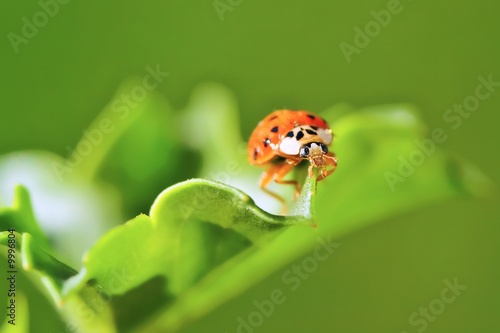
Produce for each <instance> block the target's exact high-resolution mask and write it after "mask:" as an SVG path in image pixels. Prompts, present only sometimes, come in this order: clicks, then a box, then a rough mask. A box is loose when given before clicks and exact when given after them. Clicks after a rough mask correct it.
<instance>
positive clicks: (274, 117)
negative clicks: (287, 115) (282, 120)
mask: <svg viewBox="0 0 500 333" xmlns="http://www.w3.org/2000/svg"><path fill="white" fill-rule="evenodd" d="M276 118H278V116H272V117H271V118H269V119H268V120H274V119H276Z"/></svg>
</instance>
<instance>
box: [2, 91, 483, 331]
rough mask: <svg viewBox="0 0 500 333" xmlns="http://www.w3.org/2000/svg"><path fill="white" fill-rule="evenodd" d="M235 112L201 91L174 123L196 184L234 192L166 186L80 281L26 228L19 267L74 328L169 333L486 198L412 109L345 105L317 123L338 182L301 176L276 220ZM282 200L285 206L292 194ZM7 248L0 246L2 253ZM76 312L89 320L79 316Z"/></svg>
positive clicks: (113, 236) (108, 239)
mask: <svg viewBox="0 0 500 333" xmlns="http://www.w3.org/2000/svg"><path fill="white" fill-rule="evenodd" d="M235 105H236V104H235V102H234V98H233V97H232V95H231V94H230V93H228V92H227V91H226V90H225V89H224V88H223V87H221V86H218V85H213V84H209V85H205V86H203V87H202V88H200V89H198V90H197V91H196V93H195V94H194V95H193V98H192V100H191V102H190V105H189V106H188V108H187V110H186V112H185V115H184V116H183V117H182V119H180V120H179V121H180V123H181V127H182V128H183V130H181V131H180V132H179V137H180V138H181V140H182V141H183V142H184V143H185V144H186V145H187V146H190V147H192V148H195V149H199V150H200V153H201V156H202V162H203V163H202V164H203V167H202V168H201V174H202V175H203V176H209V177H210V178H218V177H212V175H213V173H214V172H217V170H223V171H224V172H225V173H224V174H223V177H222V178H225V180H227V181H225V182H224V183H223V182H219V181H216V180H210V179H191V180H187V181H184V182H181V183H178V184H176V185H173V186H170V187H169V188H167V189H166V190H164V191H163V192H162V193H161V194H160V195H159V196H158V197H157V198H156V200H155V201H154V203H153V205H152V207H151V210H150V213H149V216H147V215H144V214H141V215H139V216H137V217H135V218H134V219H132V220H130V221H128V222H127V223H125V224H124V225H120V226H118V227H115V228H114V229H112V230H110V231H109V232H108V233H106V234H105V235H104V236H103V237H102V238H101V239H99V241H98V242H97V243H96V244H95V245H94V246H92V248H90V249H89V250H88V252H87V254H86V255H85V257H84V260H83V268H82V269H81V270H80V272H78V274H75V272H74V271H73V270H72V269H70V268H69V267H67V266H65V265H64V264H61V263H60V262H59V261H57V260H56V259H54V258H53V257H52V256H51V255H50V254H48V253H46V252H45V251H44V250H42V249H41V248H40V247H39V245H37V244H36V243H35V242H33V241H32V237H31V236H30V234H28V233H27V232H33V233H34V234H36V235H37V237H39V238H41V239H43V234H40V230H37V227H36V222H34V218H33V216H32V214H31V218H32V221H31V222H30V219H29V216H30V215H29V214H24V215H23V218H22V219H21V218H19V220H20V221H21V222H16V223H17V224H16V226H17V227H18V228H20V230H23V231H24V232H26V233H24V234H23V235H22V236H19V237H20V239H21V245H20V246H21V253H22V258H23V265H24V266H23V267H24V269H27V270H28V271H30V270H32V271H36V272H37V274H39V275H40V277H41V279H40V280H41V281H45V282H42V283H45V288H46V290H47V291H48V292H49V293H50V294H51V295H52V298H53V299H54V300H55V301H56V302H55V303H56V306H57V307H58V308H59V310H60V312H61V313H62V314H63V316H64V317H65V318H66V319H67V320H68V321H69V322H72V323H75V325H76V326H78V327H80V328H81V329H82V330H83V331H88V332H91V331H102V332H114V331H117V330H118V331H124V330H139V331H142V332H145V331H151V332H155V331H165V332H174V331H176V330H178V329H179V328H180V327H182V325H184V324H185V323H186V322H188V321H190V320H193V319H194V318H197V317H200V316H202V315H204V314H206V313H208V312H209V311H210V310H212V309H214V308H215V307H217V306H218V305H220V304H221V303H223V302H224V301H226V300H228V299H229V298H231V297H234V296H236V295H238V294H239V293H241V292H242V291H244V290H245V289H247V288H248V287H250V286H251V285H252V284H254V283H256V282H258V281H259V280H261V279H263V278H265V277H266V276H267V275H269V274H271V273H272V272H274V271H275V270H277V269H279V268H280V267H282V266H283V265H285V264H287V263H288V262H290V261H291V260H293V259H295V258H297V257H298V256H301V255H304V254H305V253H307V252H308V251H311V250H313V249H315V248H316V249H317V248H321V249H323V252H324V251H326V252H325V253H328V255H331V254H332V253H334V251H335V249H336V248H338V247H339V246H340V245H339V244H337V243H335V240H337V239H339V237H341V236H343V235H346V234H347V233H350V232H353V231H355V230H357V229H359V228H362V227H364V226H366V225H368V224H370V223H375V222H377V221H380V220H383V219H384V218H387V217H390V216H394V215H395V214H399V213H401V212H404V211H407V210H410V209H415V208H417V207H421V206H423V205H425V204H429V203H433V202H437V201H440V200H444V199H446V198H450V197H453V196H457V195H463V194H472V195H482V194H485V193H487V192H488V190H489V189H490V182H489V180H487V179H486V178H485V177H484V176H483V175H482V174H481V173H480V172H479V171H478V170H477V169H476V168H475V167H473V166H471V165H470V164H468V163H467V162H465V161H463V160H460V159H457V158H454V157H451V156H449V155H447V154H446V153H444V152H443V151H441V149H440V147H439V145H440V143H438V142H435V141H434V140H433V139H432V136H428V134H427V133H428V132H427V131H426V129H425V126H424V125H423V121H422V120H421V119H420V118H419V116H418V112H417V111H415V110H414V109H413V108H412V107H411V106H408V105H385V106H380V107H373V108H366V109H362V110H354V109H352V108H350V107H349V106H346V105H339V106H336V107H334V108H331V109H329V110H327V111H326V112H324V113H323V114H322V116H323V117H325V118H326V119H327V120H328V121H329V123H330V124H332V128H333V130H334V133H335V141H334V145H333V146H332V150H333V151H334V152H335V154H336V155H337V157H338V160H339V166H338V169H337V171H336V172H335V173H334V174H332V175H331V176H330V177H328V178H327V179H325V180H323V181H321V182H319V184H316V179H315V177H311V178H310V177H307V174H306V170H305V169H304V168H296V172H295V175H294V176H296V177H297V178H298V179H304V184H303V190H302V193H301V196H300V198H299V200H298V202H297V203H296V204H295V205H294V208H293V210H292V213H291V214H290V215H289V216H278V215H273V214H270V213H268V212H266V211H265V210H263V209H261V208H260V205H261V204H264V205H265V204H267V203H268V202H270V201H271V200H272V199H271V198H269V197H268V196H266V194H265V193H263V192H262V191H260V190H259V189H258V186H257V185H256V184H257V178H258V175H257V174H258V171H257V170H258V169H257V168H253V167H251V166H248V165H247V163H246V158H245V149H242V148H244V144H243V143H242V142H241V139H240V136H239V134H238V133H237V131H236V130H235V128H237V124H235V123H236V122H237V121H238V119H237V116H236V106H235ZM214 112H215V113H214ZM209 114H210V115H212V116H213V115H217V116H216V117H215V118H211V117H206V116H207V115H209ZM146 123H147V122H146ZM148 126H149V125H148ZM221 127H223V128H224V129H225V131H221V130H220V128H221ZM180 133H183V135H180ZM221 133H223V134H224V135H222V134H221ZM139 134H140V133H138V134H137V135H139ZM154 136H155V137H156V135H154ZM128 144H130V142H129V143H128ZM128 144H125V145H128ZM108 148H109V147H108ZM108 148H106V149H107V150H106V151H107V152H106V153H102V154H100V155H99V156H101V157H102V158H101V161H104V160H105V158H104V157H105V156H106V155H107V154H109V151H111V150H110V148H109V149H108ZM124 156H125V155H124ZM146 159H147V158H146ZM89 165H91V167H89V168H88V170H97V169H99V168H100V167H99V163H94V164H89ZM216 175H220V174H216ZM228 184H231V185H236V186H237V187H238V188H240V189H238V188H237V187H235V186H231V185H228ZM250 184H252V185H250ZM256 189H257V190H258V191H256ZM242 190H243V191H242ZM277 190H278V191H280V193H281V194H283V195H285V196H287V194H286V193H287V191H289V190H291V189H286V187H285V186H281V187H279V186H278V187H277ZM20 193H21V194H20V197H21V198H22V191H21V192H20ZM246 193H253V194H252V198H250V196H249V195H247V194H246ZM25 195H26V193H25ZM23 200H24V202H25V204H24V206H26V205H28V206H29V201H26V199H23ZM254 200H255V202H257V204H256V203H255V202H254ZM25 210H26V211H28V210H27V209H25ZM1 216H2V215H0V222H1V221H2V220H1ZM17 216H21V215H19V214H18V215H17ZM4 221H7V219H4ZM5 225H7V224H5ZM7 236H8V235H7V234H5V233H3V234H0V242H3V243H4V244H5V241H6V237H7ZM47 281H49V283H47ZM96 300H97V301H96ZM81 309H84V310H85V313H88V317H89V318H82V316H81V315H79V314H78V313H79V312H81Z"/></svg>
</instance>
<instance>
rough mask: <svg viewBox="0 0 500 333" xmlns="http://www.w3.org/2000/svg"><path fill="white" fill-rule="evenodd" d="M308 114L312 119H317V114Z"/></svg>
mask: <svg viewBox="0 0 500 333" xmlns="http://www.w3.org/2000/svg"><path fill="white" fill-rule="evenodd" d="M307 116H308V117H309V118H310V119H311V120H314V119H316V116H313V115H312V114H308V115H307Z"/></svg>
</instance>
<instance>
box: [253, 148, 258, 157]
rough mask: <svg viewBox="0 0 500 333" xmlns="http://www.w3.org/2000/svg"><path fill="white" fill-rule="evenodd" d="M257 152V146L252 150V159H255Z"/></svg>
mask: <svg viewBox="0 0 500 333" xmlns="http://www.w3.org/2000/svg"><path fill="white" fill-rule="evenodd" d="M257 154H258V153H257V148H255V149H254V150H253V159H254V160H256V159H257Z"/></svg>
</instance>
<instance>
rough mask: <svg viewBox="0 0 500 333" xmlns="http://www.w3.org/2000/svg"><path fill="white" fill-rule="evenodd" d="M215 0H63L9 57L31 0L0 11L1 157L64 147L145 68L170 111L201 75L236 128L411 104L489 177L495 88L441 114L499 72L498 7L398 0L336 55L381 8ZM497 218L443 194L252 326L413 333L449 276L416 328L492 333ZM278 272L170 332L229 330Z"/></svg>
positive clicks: (346, 253) (498, 274)
mask: <svg viewBox="0 0 500 333" xmlns="http://www.w3.org/2000/svg"><path fill="white" fill-rule="evenodd" d="M220 3H222V4H226V6H230V7H231V10H230V11H225V12H224V13H223V14H222V18H223V19H221V16H220V15H219V14H218V13H217V10H216V9H215V7H214V4H213V2H212V0H203V1H201V0H195V1H189V2H183V1H167V0H165V1H142V2H140V3H138V2H132V1H107V2H105V3H102V2H98V1H86V2H78V1H69V2H68V3H67V4H61V5H60V7H59V9H58V13H57V14H56V15H54V17H53V18H50V19H49V20H48V23H47V24H45V25H44V26H43V27H41V28H39V31H38V33H37V34H36V36H34V37H33V38H31V39H28V40H27V43H26V44H20V45H19V52H17V53H16V52H15V51H14V49H13V47H12V45H11V43H10V41H9V38H8V34H9V33H10V32H13V33H16V34H18V35H21V29H22V27H23V24H24V23H23V21H22V18H23V17H27V18H29V20H30V21H31V20H32V19H31V18H32V16H33V14H35V13H36V12H38V11H40V9H41V7H40V5H39V4H38V3H37V2H35V1H30V2H27V1H23V2H16V3H9V4H8V5H6V4H4V6H8V7H7V8H4V10H2V11H1V13H0V27H1V31H2V35H3V36H4V38H2V41H1V46H0V47H1V49H0V50H1V53H0V54H1V57H2V61H1V64H0V75H1V79H0V80H1V81H0V82H1V88H2V92H1V94H0V109H1V113H2V114H1V121H2V122H1V126H0V130H1V132H0V133H1V140H0V153H6V152H10V151H16V150H23V149H44V150H50V151H53V152H56V153H58V154H61V155H62V156H66V154H67V151H66V146H74V145H75V144H76V142H77V141H78V139H79V138H80V136H81V134H82V131H83V130H85V128H86V127H87V126H88V125H89V124H90V122H91V121H92V119H93V118H94V117H95V116H96V115H97V114H98V112H99V111H100V110H101V109H102V108H103V107H104V105H105V104H106V103H107V102H108V101H109V100H110V98H111V97H112V95H113V93H114V92H115V91H116V88H117V86H118V85H119V84H120V82H122V81H123V80H124V79H125V78H127V77H129V76H132V75H136V76H139V77H143V76H144V75H145V73H146V70H145V69H146V67H147V66H151V67H155V66H157V65H159V66H160V68H161V69H162V70H163V71H166V72H169V73H170V75H169V77H168V78H167V79H166V80H165V82H164V83H162V84H161V85H160V86H159V87H158V88H157V91H159V92H160V93H162V94H163V95H164V96H165V97H166V98H167V99H168V100H169V102H170V103H171V104H172V105H173V107H174V109H182V108H183V107H184V106H185V105H186V103H187V101H188V97H189V94H190V93H191V91H192V89H193V88H194V87H195V86H196V85H197V84H198V83H200V82H204V81H207V80H210V81H217V82H221V83H223V84H225V85H227V86H228V87H229V88H230V89H232V90H233V92H234V93H235V94H236V96H237V98H238V102H239V105H240V110H241V115H240V117H241V118H240V122H241V128H242V131H243V135H244V136H245V137H248V136H249V134H250V132H251V130H252V129H253V126H254V125H255V124H256V123H257V122H258V120H260V119H261V118H262V117H263V116H264V115H266V114H267V113H269V112H270V111H271V110H273V109H277V108H284V107H287V108H300V109H308V110H311V111H314V112H320V111H321V110H324V109H326V108H327V107H329V106H331V105H333V104H336V103H339V102H347V103H349V104H352V105H354V106H356V107H361V106H368V105H377V104H384V103H399V102H409V103H413V104H415V105H416V106H417V107H418V108H420V109H421V110H422V111H423V116H424V119H425V120H426V122H427V123H428V124H429V127H430V128H435V127H443V128H445V129H446V130H447V133H448V134H449V139H448V140H447V141H446V142H445V143H444V144H442V147H443V148H444V149H446V150H448V151H451V152H453V153H457V154H459V155H461V156H464V157H466V158H467V159H468V160H470V161H472V162H473V163H475V164H476V165H478V166H479V167H480V169H482V170H483V171H484V172H485V173H486V174H487V175H488V176H489V177H490V178H491V179H492V180H493V181H494V183H495V184H498V183H499V181H500V172H498V167H499V165H500V155H499V154H498V148H497V146H496V145H497V144H498V142H499V136H498V133H499V131H498V128H497V127H498V126H499V125H500V122H499V120H500V114H499V113H498V109H499V108H500V89H499V90H498V91H495V92H493V93H492V94H491V96H490V97H489V98H488V99H487V100H485V101H481V103H480V106H479V108H478V109H477V110H476V111H475V112H474V113H472V114H471V116H470V117H469V118H467V119H465V120H464V121H463V124H462V125H461V126H460V127H459V128H458V129H456V130H452V129H451V128H450V126H449V124H446V123H445V122H444V121H443V114H444V112H445V111H446V110H447V109H448V108H450V107H452V106H453V105H454V104H456V103H458V104H460V103H462V102H463V101H464V98H466V97H467V96H469V95H473V94H474V91H475V88H476V86H477V85H478V81H477V77H478V76H480V75H482V76H484V77H487V76H488V75H490V74H491V75H492V77H493V80H494V81H500V43H499V40H498V38H499V36H500V20H499V19H498V17H499V14H500V3H498V2H496V1H486V0H484V1H480V2H474V1H459V2H457V1H440V2H430V1H422V0H413V1H411V0H405V1H401V5H400V6H401V8H402V10H401V12H400V13H399V14H395V15H392V17H391V22H390V23H389V24H388V25H387V26H386V27H382V28H381V29H380V32H379V33H378V34H377V35H376V36H374V37H373V38H371V41H370V43H369V44H368V45H367V46H366V47H364V48H362V49H361V50H360V53H359V54H353V55H352V59H351V61H350V62H348V61H346V58H345V57H344V55H343V53H342V51H341V48H340V47H339V45H340V44H341V43H342V42H345V43H349V44H351V45H353V44H354V38H355V35H356V32H355V30H354V28H355V27H359V28H361V29H364V27H365V25H366V24H367V23H368V22H370V21H373V20H374V19H373V17H372V15H371V14H370V12H371V11H377V12H378V11H380V10H382V9H386V8H387V6H388V1H374V0H367V1H360V2H356V3H345V2H342V3H341V2H339V1H315V2H306V1H294V2H290V1H273V2H264V1H260V2H259V1H241V2H239V1H236V0H233V1H232V2H226V1H225V0H221V2H220ZM231 3H232V4H234V5H231ZM189 176H194V174H192V175H186V177H189ZM362 204H363V203H362V202H360V206H361V207H359V209H362ZM499 217H500V207H499V200H498V195H496V196H495V197H493V198H489V199H486V200H482V201H472V200H469V199H455V200H453V201H448V202H446V203H444V204H440V205H435V206H432V207H426V208H424V209H422V210H420V211H418V212H413V213H408V214H405V215H403V216H399V217H398V218H394V219H392V220H390V221H386V222H385V223H382V224H377V225H375V226H372V227H369V228H366V229H364V230H362V231H360V232H358V233H356V234H353V235H350V236H348V237H345V238H343V239H341V240H340V241H339V243H341V244H342V246H341V248H340V249H339V250H338V251H337V252H336V253H335V255H334V256H333V257H332V258H330V259H329V260H328V261H326V262H325V263H323V264H322V265H321V266H320V268H319V269H318V270H317V271H316V272H314V274H312V275H311V276H310V277H309V278H308V279H307V280H305V281H303V283H302V285H301V286H300V288H299V289H298V290H297V291H295V292H288V293H287V294H286V296H287V301H286V302H285V303H284V304H283V305H279V306H278V307H277V308H276V311H275V313H274V314H273V315H272V316H271V317H269V318H266V319H265V321H264V323H263V324H262V325H261V326H260V327H258V328H256V329H255V332H285V331H286V332H333V331H334V332H397V333H400V332H403V331H407V332H416V331H417V329H416V328H417V327H415V326H411V325H410V324H409V322H408V317H409V316H410V315H411V314H412V313H413V312H415V311H418V310H419V308H420V307H422V306H428V305H429V302H431V301H432V300H434V299H436V298H439V297H440V293H441V290H442V289H443V288H444V284H443V280H445V279H448V280H450V281H452V280H453V279H454V278H455V277H458V281H459V282H460V283H461V284H464V285H467V286H468V288H467V289H466V290H465V291H463V293H462V295H461V296H460V297H459V298H458V299H457V301H455V302H453V303H452V304H449V305H446V308H445V309H444V311H443V312H442V314H440V315H439V316H437V318H436V319H435V321H433V322H429V325H428V327H427V328H426V331H427V332H499V331H500V317H499V316H498V311H499V310H500V300H499V298H498V296H499V295H500V286H499V284H498V281H500V266H499V264H500V262H499V259H500V242H498V236H499V235H500V227H499V226H498V222H499ZM297 262H300V260H298V261H297ZM290 267H292V265H290V266H289V267H286V268H284V269H282V270H279V271H278V272H277V273H275V274H274V275H272V276H270V277H269V278H267V279H266V280H265V281H263V282H262V283H260V284H259V285H256V286H254V287H253V288H252V289H251V290H249V291H248V292H246V293H245V294H243V295H241V296H240V297H238V298H236V299H234V300H232V301H230V302H229V303H226V304H225V305H223V306H222V307H220V308H219V309H217V310H216V311H215V312H213V313H212V314H211V315H209V316H207V317H205V318H203V319H201V320H199V321H197V322H195V323H193V324H192V325H190V326H189V327H187V328H186V329H185V330H184V331H185V332H228V333H229V332H236V330H237V326H238V323H237V318H238V316H242V317H247V316H248V315H249V314H250V313H251V312H252V311H254V310H255V306H254V304H253V301H254V300H263V299H266V298H268V297H269V294H270V292H271V291H272V290H273V289H275V288H278V289H285V288H287V287H286V286H285V285H284V284H283V282H282V280H281V275H282V274H283V272H284V271H285V270H286V269H288V268H290ZM418 327H420V326H418Z"/></svg>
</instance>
